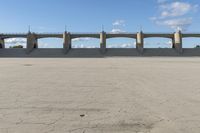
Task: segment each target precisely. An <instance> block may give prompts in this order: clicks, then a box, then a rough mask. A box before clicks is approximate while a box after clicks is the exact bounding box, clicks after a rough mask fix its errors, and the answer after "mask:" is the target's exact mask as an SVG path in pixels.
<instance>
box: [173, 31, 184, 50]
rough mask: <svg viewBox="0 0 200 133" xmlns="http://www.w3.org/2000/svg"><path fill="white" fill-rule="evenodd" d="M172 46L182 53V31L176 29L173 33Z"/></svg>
mask: <svg viewBox="0 0 200 133" xmlns="http://www.w3.org/2000/svg"><path fill="white" fill-rule="evenodd" d="M173 40H174V41H173V47H174V48H175V49H176V50H177V51H178V52H179V53H182V52H183V49H182V33H181V31H178V32H176V33H174V39H173Z"/></svg>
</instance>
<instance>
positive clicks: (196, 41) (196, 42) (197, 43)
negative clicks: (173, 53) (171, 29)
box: [182, 36, 200, 48]
mask: <svg viewBox="0 0 200 133" xmlns="http://www.w3.org/2000/svg"><path fill="white" fill-rule="evenodd" d="M182 47H183V48H199V47H200V37H192V36H191V37H190V36H188V37H183V38H182Z"/></svg>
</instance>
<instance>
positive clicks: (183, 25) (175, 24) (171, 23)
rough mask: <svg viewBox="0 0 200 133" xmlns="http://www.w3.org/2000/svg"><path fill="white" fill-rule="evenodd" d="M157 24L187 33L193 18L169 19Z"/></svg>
mask: <svg viewBox="0 0 200 133" xmlns="http://www.w3.org/2000/svg"><path fill="white" fill-rule="evenodd" d="M156 24H158V25H163V26H168V27H170V28H172V29H175V30H181V31H186V30H187V29H188V27H189V26H190V25H191V24H192V18H180V19H168V20H162V21H156Z"/></svg>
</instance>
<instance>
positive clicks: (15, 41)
mask: <svg viewBox="0 0 200 133" xmlns="http://www.w3.org/2000/svg"><path fill="white" fill-rule="evenodd" d="M3 43H4V46H5V48H26V44H27V38H26V37H6V38H4V39H3Z"/></svg>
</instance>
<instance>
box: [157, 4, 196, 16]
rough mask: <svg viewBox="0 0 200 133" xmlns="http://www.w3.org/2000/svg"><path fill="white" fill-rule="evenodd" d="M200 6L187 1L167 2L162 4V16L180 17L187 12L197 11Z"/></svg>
mask: <svg viewBox="0 0 200 133" xmlns="http://www.w3.org/2000/svg"><path fill="white" fill-rule="evenodd" d="M197 8H198V5H192V4H190V3H186V2H179V1H176V2H172V3H169V4H168V3H167V4H161V5H160V9H161V10H162V11H161V14H160V15H161V18H166V17H178V16H183V15H186V14H187V13H190V12H192V11H196V10H197Z"/></svg>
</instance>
